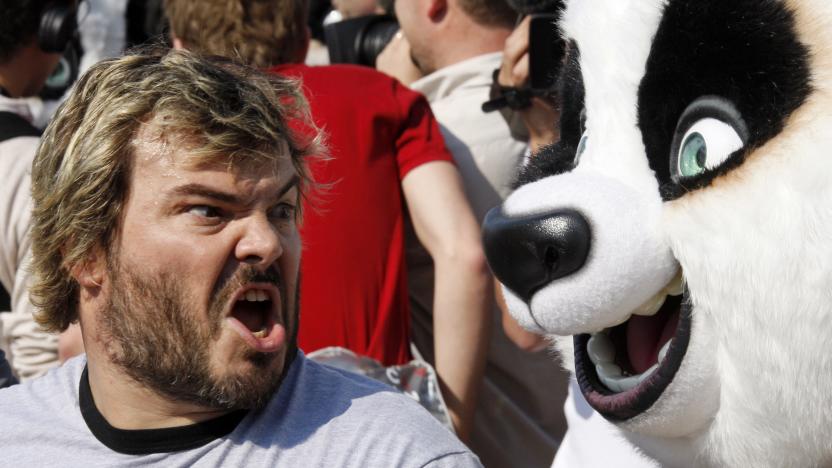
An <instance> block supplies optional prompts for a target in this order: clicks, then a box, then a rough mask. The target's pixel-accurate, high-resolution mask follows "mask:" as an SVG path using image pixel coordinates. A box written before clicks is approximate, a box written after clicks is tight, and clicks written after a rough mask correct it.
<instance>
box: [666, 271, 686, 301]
mask: <svg viewBox="0 0 832 468" xmlns="http://www.w3.org/2000/svg"><path fill="white" fill-rule="evenodd" d="M664 291H665V293H667V295H669V296H681V295H682V293H683V292H685V282H684V281H682V270H679V271H678V272H677V273H676V276H675V277H674V278H673V281H671V282H670V284H668V285H667V286H665V287H664Z"/></svg>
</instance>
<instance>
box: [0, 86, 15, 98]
mask: <svg viewBox="0 0 832 468" xmlns="http://www.w3.org/2000/svg"><path fill="white" fill-rule="evenodd" d="M0 96H6V97H7V98H10V97H12V95H11V94H9V92H8V91H6V88H4V87H2V86H0Z"/></svg>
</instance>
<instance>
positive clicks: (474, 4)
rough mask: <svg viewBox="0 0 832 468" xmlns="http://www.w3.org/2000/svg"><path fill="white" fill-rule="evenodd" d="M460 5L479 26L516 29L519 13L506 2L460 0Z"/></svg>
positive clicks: (503, 0) (496, 0)
mask: <svg viewBox="0 0 832 468" xmlns="http://www.w3.org/2000/svg"><path fill="white" fill-rule="evenodd" d="M459 5H460V7H462V9H463V10H464V11H465V12H466V13H468V15H469V16H471V18H473V19H474V21H476V22H477V23H479V24H482V25H486V26H496V27H505V28H510V29H514V25H515V24H516V23H517V12H516V11H514V9H513V8H511V6H509V4H508V2H507V1H506V0H459Z"/></svg>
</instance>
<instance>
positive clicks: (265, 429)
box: [251, 356, 476, 466]
mask: <svg viewBox="0 0 832 468" xmlns="http://www.w3.org/2000/svg"><path fill="white" fill-rule="evenodd" d="M298 359H299V362H296V363H295V364H298V368H297V369H295V372H296V373H297V375H295V376H294V377H292V378H291V379H290V381H289V382H288V383H290V385H291V387H292V388H286V389H283V388H282V389H281V392H284V391H285V392H286V393H285V394H283V395H282V398H280V397H279V398H278V399H276V400H274V401H272V402H271V403H270V405H269V407H268V408H267V409H266V411H265V412H264V413H262V414H261V415H260V416H259V417H258V418H257V419H256V421H253V422H254V424H253V426H252V427H251V430H252V431H253V432H252V433H251V434H252V435H255V438H257V439H258V440H260V441H261V443H263V445H264V446H279V447H284V448H287V447H292V452H293V454H295V455H298V456H299V457H302V456H306V454H315V455H314V456H315V457H320V459H330V460H332V459H334V458H333V457H336V458H337V456H336V455H333V453H334V452H336V453H349V456H348V459H349V460H350V462H349V463H346V464H347V465H355V463H357V462H360V463H359V464H358V465H355V466H423V465H426V464H429V463H430V462H431V461H432V460H439V459H448V460H452V459H453V460H456V459H457V458H459V459H460V460H476V459H475V458H474V457H473V455H471V454H470V451H469V450H468V449H467V448H466V447H465V446H464V445H463V444H462V443H461V442H460V441H459V440H458V439H457V438H456V436H454V435H453V434H452V433H451V432H450V431H449V430H448V429H446V428H445V427H444V426H442V425H441V424H440V423H439V422H438V421H437V420H436V419H435V418H434V417H433V416H431V415H430V413H428V412H427V411H426V410H425V409H423V408H422V407H421V406H420V405H419V404H418V403H416V401H414V400H413V399H411V398H410V397H408V396H406V395H404V394H401V393H399V392H398V391H396V390H394V389H393V388H391V387H389V386H387V385H384V384H382V383H380V382H377V381H374V380H371V379H369V378H366V377H363V376H360V375H356V374H352V373H349V372H346V371H342V370H339V369H335V368H332V367H329V366H326V365H323V364H318V363H315V362H312V361H310V360H308V359H306V358H304V357H303V356H300V357H299V358H298ZM293 365H294V364H293ZM275 421H277V422H276V423H275ZM299 454H300V455H299ZM293 456H294V455H293ZM391 457H392V458H391ZM345 460H346V459H345ZM397 460H400V461H401V463H397ZM354 462H355V463H354ZM414 462H415V463H414ZM457 464H459V463H457ZM440 466H441V465H440ZM449 466H454V465H449ZM460 466H476V465H475V464H474V465H471V464H469V463H468V462H465V463H461V465H460Z"/></svg>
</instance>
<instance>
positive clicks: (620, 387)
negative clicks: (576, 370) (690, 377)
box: [586, 332, 673, 392]
mask: <svg viewBox="0 0 832 468" xmlns="http://www.w3.org/2000/svg"><path fill="white" fill-rule="evenodd" d="M672 342H673V340H672V339H671V340H670V341H668V342H667V343H665V344H664V346H662V349H661V350H659V357H658V363H656V364H653V366H652V367H650V368H649V369H647V370H646V371H644V372H642V373H641V374H637V375H624V373H623V372H622V371H621V368H620V367H618V366H617V365H616V364H615V346H614V345H613V343H612V340H610V338H609V336H607V334H606V333H603V332H602V333H595V334H593V335H592V336H591V337H590V338H589V342H588V343H587V345H586V351H587V354H588V355H589V358H590V359H591V360H592V363H593V364H595V372H596V373H597V374H598V379H599V380H600V381H601V383H602V384H604V386H605V387H607V388H608V389H610V390H612V391H614V392H626V391H627V390H630V389H632V388H634V387H635V386H636V385H638V384H640V383H641V382H643V381H644V379H646V378H648V377H650V375H651V374H652V373H653V372H655V371H656V369H658V368H659V364H661V362H662V361H663V360H664V358H665V356H667V350H668V349H670V343H672Z"/></svg>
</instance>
